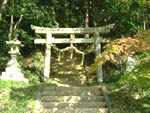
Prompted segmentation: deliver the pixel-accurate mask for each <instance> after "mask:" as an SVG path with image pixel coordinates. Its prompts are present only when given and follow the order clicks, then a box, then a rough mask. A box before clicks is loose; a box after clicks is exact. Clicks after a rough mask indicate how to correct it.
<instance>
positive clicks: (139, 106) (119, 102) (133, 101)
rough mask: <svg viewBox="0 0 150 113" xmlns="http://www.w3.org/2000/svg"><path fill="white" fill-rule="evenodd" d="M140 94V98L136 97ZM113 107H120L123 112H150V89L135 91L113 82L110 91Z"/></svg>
mask: <svg viewBox="0 0 150 113" xmlns="http://www.w3.org/2000/svg"><path fill="white" fill-rule="evenodd" d="M137 96H138V98H136V97H137ZM109 100H110V101H111V103H112V107H113V108H119V109H120V112H121V113H150V90H149V89H147V90H143V91H142V92H140V93H139V92H135V91H133V90H131V89H121V88H120V87H118V84H113V86H111V89H110V93H109Z"/></svg>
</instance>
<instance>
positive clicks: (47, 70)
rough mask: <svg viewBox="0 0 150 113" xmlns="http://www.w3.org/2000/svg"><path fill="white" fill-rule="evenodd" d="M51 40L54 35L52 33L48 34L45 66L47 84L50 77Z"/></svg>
mask: <svg viewBox="0 0 150 113" xmlns="http://www.w3.org/2000/svg"><path fill="white" fill-rule="evenodd" d="M51 38H52V34H51V33H50V32H48V33H46V50H45V64H44V81H46V82H48V80H49V76H50V57H51V46H50V43H51V42H50V39H51Z"/></svg>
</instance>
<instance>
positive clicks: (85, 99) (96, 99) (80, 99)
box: [41, 96, 105, 103]
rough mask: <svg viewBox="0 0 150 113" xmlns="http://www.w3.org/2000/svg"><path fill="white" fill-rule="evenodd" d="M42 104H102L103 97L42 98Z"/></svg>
mask: <svg viewBox="0 0 150 113" xmlns="http://www.w3.org/2000/svg"><path fill="white" fill-rule="evenodd" d="M41 100H42V101H43V102H70V103H76V102H102V101H104V100H105V99H104V96H91V97H90V96H43V97H42V98H41Z"/></svg>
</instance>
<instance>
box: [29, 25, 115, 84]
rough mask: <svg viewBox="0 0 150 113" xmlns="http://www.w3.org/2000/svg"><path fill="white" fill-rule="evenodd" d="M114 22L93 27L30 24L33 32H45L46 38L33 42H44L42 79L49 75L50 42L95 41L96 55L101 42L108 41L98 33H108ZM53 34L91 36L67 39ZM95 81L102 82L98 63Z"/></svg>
mask: <svg viewBox="0 0 150 113" xmlns="http://www.w3.org/2000/svg"><path fill="white" fill-rule="evenodd" d="M113 26H114V24H110V25H107V26H103V27H93V28H45V27H38V26H34V25H31V28H32V30H35V33H39V34H46V39H35V40H34V43H35V44H46V49H45V64H44V81H46V82H48V80H49V76H50V57H51V44H52V43H56V44H57V43H70V44H73V43H95V55H96V56H98V55H99V54H100V53H101V44H100V43H106V42H109V40H108V39H103V38H102V37H100V34H107V33H110V30H111V29H113ZM55 34H61V35H65V34H70V37H75V34H78V35H80V34H82V35H84V34H93V37H91V38H88V39H86V38H77V39H72V38H71V39H68V38H59V39H58V38H57V39H55V38H54V37H52V35H55ZM97 81H98V82H103V72H102V66H101V65H100V66H99V67H98V68H97Z"/></svg>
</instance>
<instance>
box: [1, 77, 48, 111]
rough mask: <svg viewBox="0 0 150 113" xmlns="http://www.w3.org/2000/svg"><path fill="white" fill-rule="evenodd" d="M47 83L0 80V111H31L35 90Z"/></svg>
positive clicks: (34, 101)
mask: <svg viewBox="0 0 150 113" xmlns="http://www.w3.org/2000/svg"><path fill="white" fill-rule="evenodd" d="M46 85H49V84H46V83H42V84H32V83H28V84H27V83H22V82H13V81H2V80H0V113H32V112H33V111H34V109H35V105H36V101H37V99H36V98H35V94H36V92H37V91H38V90H39V89H40V87H42V86H46Z"/></svg>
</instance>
